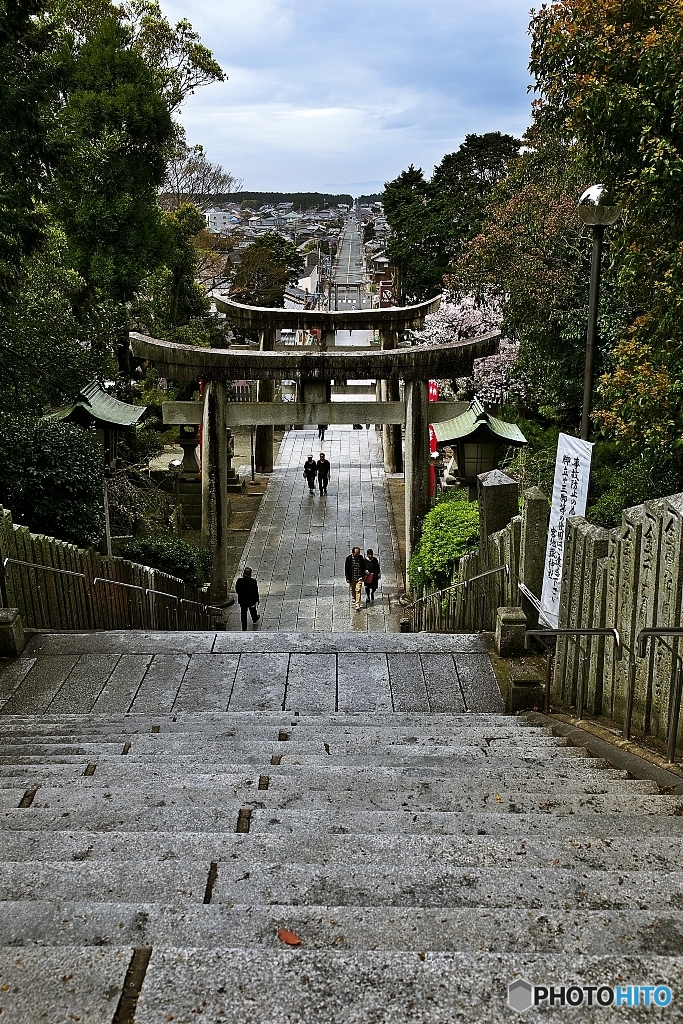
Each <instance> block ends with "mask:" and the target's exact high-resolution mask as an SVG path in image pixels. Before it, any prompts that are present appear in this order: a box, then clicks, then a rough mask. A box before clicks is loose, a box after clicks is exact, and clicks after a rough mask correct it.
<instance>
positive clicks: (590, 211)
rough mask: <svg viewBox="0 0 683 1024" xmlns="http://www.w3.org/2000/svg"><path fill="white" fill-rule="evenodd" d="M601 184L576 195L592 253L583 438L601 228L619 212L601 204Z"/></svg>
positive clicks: (586, 429) (589, 395)
mask: <svg viewBox="0 0 683 1024" xmlns="http://www.w3.org/2000/svg"><path fill="white" fill-rule="evenodd" d="M604 193H605V186H604V185H592V186H591V187H590V188H587V189H586V191H585V192H584V193H583V195H582V196H581V198H580V199H579V217H580V218H581V220H582V221H583V223H584V224H589V225H590V226H591V227H592V228H593V256H592V260H591V284H590V295H589V299H588V329H587V331H586V369H585V372H584V378H583V407H582V410H581V437H582V439H583V440H584V441H587V440H588V438H589V436H590V419H591V401H592V398H593V367H594V366H595V343H596V337H597V333H598V302H599V299H600V271H601V267H602V241H603V238H604V237H605V228H606V227H609V225H610V224H614V222H615V221H616V220H618V219H619V217H620V215H621V207H620V206H614V205H612V206H607V205H603V199H604Z"/></svg>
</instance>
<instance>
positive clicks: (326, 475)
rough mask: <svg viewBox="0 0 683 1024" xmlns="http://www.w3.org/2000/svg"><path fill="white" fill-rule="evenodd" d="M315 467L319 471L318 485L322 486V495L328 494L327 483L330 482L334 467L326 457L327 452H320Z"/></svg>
mask: <svg viewBox="0 0 683 1024" xmlns="http://www.w3.org/2000/svg"><path fill="white" fill-rule="evenodd" d="M315 468H316V470H317V472H318V487H319V488H320V494H321V496H322V495H323V494H327V485H328V484H329V482H330V473H331V471H332V467H331V466H330V464H329V462H328V461H327V459H326V458H325V452H321V453H320V458H319V459H318V461H317V462H316V464H315Z"/></svg>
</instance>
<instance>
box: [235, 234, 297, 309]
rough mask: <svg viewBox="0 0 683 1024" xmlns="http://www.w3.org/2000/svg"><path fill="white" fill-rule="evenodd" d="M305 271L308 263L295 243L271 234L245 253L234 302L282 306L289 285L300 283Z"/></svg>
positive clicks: (252, 245)
mask: <svg viewBox="0 0 683 1024" xmlns="http://www.w3.org/2000/svg"><path fill="white" fill-rule="evenodd" d="M303 268H304V259H303V257H302V255H301V253H300V252H299V251H298V250H297V248H296V246H295V245H294V244H293V242H290V241H289V239H287V238H285V237H284V236H283V235H280V234H277V232H274V231H268V232H266V234H264V235H261V237H260V238H257V239H256V241H255V242H252V243H251V245H248V246H247V247H246V249H244V251H243V253H242V259H241V261H240V264H239V266H238V268H237V273H236V274H235V280H234V282H233V289H232V295H233V298H235V299H237V301H238V302H243V303H245V304H246V305H249V306H270V307H276V306H282V305H284V295H285V289H286V287H287V285H288V284H292V283H293V282H295V281H296V280H297V276H298V274H299V273H300V272H301V271H302V270H303Z"/></svg>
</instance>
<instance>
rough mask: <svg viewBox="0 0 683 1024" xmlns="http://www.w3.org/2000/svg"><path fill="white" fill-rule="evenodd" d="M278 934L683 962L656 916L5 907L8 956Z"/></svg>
mask: <svg viewBox="0 0 683 1024" xmlns="http://www.w3.org/2000/svg"><path fill="white" fill-rule="evenodd" d="M279 928H288V929H289V930H292V931H294V932H295V934H300V935H301V934H303V935H305V936H306V949H307V950H338V949H340V948H341V949H344V950H371V949H375V950H377V949H383V950H404V951H406V952H411V953H414V952H415V950H416V949H419V950H433V951H439V952H441V951H453V952H472V953H474V952H489V953H510V952H532V953H544V954H548V953H567V954H571V955H572V956H575V955H577V954H580V955H605V954H609V953H612V952H613V951H614V949H615V948H618V949H619V950H620V953H621V955H624V954H625V955H634V954H635V955H638V954H646V955H653V954H654V955H658V956H673V957H681V956H683V928H682V927H681V922H680V920H679V919H677V918H676V917H675V916H672V917H667V916H663V915H662V913H661V911H660V910H659V909H657V910H636V909H633V908H629V909H628V910H614V909H610V910H600V909H595V908H592V909H590V910H584V909H582V908H574V909H573V910H572V913H571V914H570V915H568V914H567V912H566V910H564V909H559V908H556V907H549V906H544V907H543V908H542V909H540V910H533V909H529V908H527V907H523V908H521V909H520V908H516V907H495V908H494V909H491V910H487V909H482V908H481V907H448V908H447V909H444V908H442V907H438V908H430V907H389V908H386V907H375V906H370V907H363V909H362V913H359V912H358V908H357V907H353V906H329V905H325V906H307V907H302V906H300V905H299V906H291V905H282V904H281V905H278V906H254V905H253V904H234V905H233V906H227V905H225V904H219V905H213V904H212V905H211V906H203V905H201V906H196V905H192V904H189V903H185V904H176V903H169V904H162V903H144V902H135V903H126V902H123V901H121V902H116V903H107V902H99V901H98V902H93V901H92V900H88V901H86V902H79V901H78V900H69V901H65V902H60V901H59V900H56V899H49V900H40V899H36V900H31V901H28V900H26V901H24V902H22V903H21V904H17V903H15V902H10V903H0V946H15V947H17V946H24V947H26V946H31V945H34V944H39V945H41V946H48V947H49V946H75V947H87V946H98V947H102V946H110V945H112V943H114V942H115V943H116V944H124V945H129V946H153V947H157V946H169V945H171V944H172V943H173V942H176V941H177V939H178V935H179V934H182V936H183V941H184V943H185V945H186V947H190V948H192V947H206V948H209V949H210V948H212V947H215V946H222V945H223V946H224V945H225V944H226V942H227V941H228V940H229V941H231V942H233V943H234V944H235V945H238V946H240V947H258V948H260V949H261V950H262V952H264V953H265V955H270V954H271V953H272V952H273V951H275V950H278V949H279V947H280V942H279V940H278V938H277V931H278V929H279Z"/></svg>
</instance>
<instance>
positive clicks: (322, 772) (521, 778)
mask: <svg viewBox="0 0 683 1024" xmlns="http://www.w3.org/2000/svg"><path fill="white" fill-rule="evenodd" d="M590 763H593V762H590ZM91 764H92V765H93V766H94V768H95V771H94V772H93V774H92V775H88V776H84V771H85V768H87V767H88V765H87V764H85V762H84V760H83V759H81V760H80V761H79V762H78V763H77V764H67V765H61V764H51V765H50V764H48V765H44V764H22V765H16V764H9V765H0V789H7V788H12V789H15V788H16V787H17V786H19V785H24V787H25V788H33V787H34V786H55V785H56V784H57V783H58V784H59V785H60V786H64V785H71V786H77V787H86V788H88V787H89V788H92V787H101V786H110V785H116V784H117V783H118V784H119V785H120V784H121V783H122V782H123V781H124V780H125V781H126V782H130V781H133V780H136V779H138V778H139V777H140V770H141V768H140V762H139V760H133V759H126V760H125V761H123V760H122V759H121V758H120V757H118V758H111V757H101V756H100V757H98V759H97V760H96V761H95V762H92V763H91ZM575 764H576V762H570V763H569V765H568V766H567V767H565V768H562V767H560V766H559V765H558V764H557V762H552V768H550V767H548V766H546V767H545V768H543V767H539V766H538V765H533V764H523V765H513V767H507V766H506V767H505V768H504V769H501V768H500V767H499V766H497V765H491V764H489V763H488V762H487V761H482V762H474V763H473V762H472V761H469V762H467V763H466V764H462V765H458V766H457V770H451V772H450V773H449V774H447V773H446V771H445V770H444V766H443V765H441V766H438V765H435V766H434V767H431V768H426V767H410V766H407V765H402V766H397V767H395V768H389V767H387V766H386V765H382V766H377V765H372V766H368V765H367V764H357V765H349V764H345V763H341V764H340V763H339V762H337V761H332V762H331V763H328V764H325V763H324V762H322V761H321V762H318V763H317V764H314V765H299V764H291V763H288V762H285V763H282V762H281V763H280V764H277V765H273V764H268V765H267V766H266V767H265V768H264V772H265V778H267V779H268V780H269V781H268V786H269V788H271V787H273V786H274V785H275V784H276V783H277V781H278V780H279V779H280V778H282V779H288V780H290V781H291V782H296V784H298V785H300V786H310V787H314V788H315V786H316V785H319V783H320V780H325V779H327V780H329V782H330V784H332V783H339V784H340V785H345V784H351V783H354V784H355V783H356V782H358V783H361V782H363V781H365V782H366V784H368V785H370V784H374V785H382V784H383V783H386V782H387V781H390V782H391V783H392V784H393V783H394V781H395V782H396V783H397V784H398V785H401V784H403V783H408V782H410V781H413V780H414V782H415V784H419V782H420V781H421V780H425V781H431V782H433V783H434V784H436V783H437V781H441V782H443V783H445V784H447V785H451V786H452V785H453V784H454V782H455V780H456V779H459V780H461V781H462V780H463V779H472V780H473V781H474V780H478V781H479V784H481V782H482V781H483V780H485V779H492V780H500V782H501V785H503V786H510V785H511V784H513V783H514V784H518V783H521V784H524V783H526V782H528V783H529V784H530V785H531V786H533V785H535V784H544V785H546V786H548V785H551V784H553V783H554V782H555V781H556V780H561V782H562V785H565V784H571V783H572V782H575V783H579V784H583V785H599V784H601V783H602V782H608V781H610V782H614V781H617V780H622V779H626V778H627V776H628V773H627V772H625V771H620V770H618V769H616V768H607V767H601V766H600V765H598V767H597V768H592V767H591V768H584V767H583V766H581V767H580V768H578V769H577V770H574V771H573V770H572V765H574V766H575ZM84 765H85V767H84ZM144 772H145V779H146V781H147V782H148V783H152V784H153V785H154V784H156V785H158V784H164V785H165V784H166V783H168V784H170V785H184V784H186V783H188V782H191V783H192V785H194V786H204V785H208V784H209V783H210V782H213V783H214V784H216V785H227V786H234V785H238V784H239V785H244V786H248V785H251V786H253V785H255V784H257V783H258V780H259V777H260V776H259V775H258V773H257V772H255V771H254V766H253V765H245V764H227V763H219V764H217V765H215V766H212V765H210V764H208V763H206V762H205V763H203V764H201V765H199V766H197V770H195V771H191V773H190V774H189V775H188V765H186V764H185V765H183V764H180V765H179V764H177V763H176V762H175V760H174V759H172V758H164V759H163V761H162V762H161V763H159V761H158V759H157V758H146V759H145V765H144ZM631 781H632V782H633V780H631ZM642 792H652V790H649V789H644V790H642Z"/></svg>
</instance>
